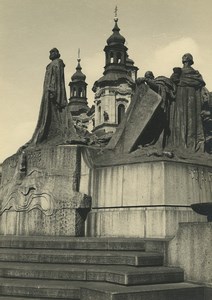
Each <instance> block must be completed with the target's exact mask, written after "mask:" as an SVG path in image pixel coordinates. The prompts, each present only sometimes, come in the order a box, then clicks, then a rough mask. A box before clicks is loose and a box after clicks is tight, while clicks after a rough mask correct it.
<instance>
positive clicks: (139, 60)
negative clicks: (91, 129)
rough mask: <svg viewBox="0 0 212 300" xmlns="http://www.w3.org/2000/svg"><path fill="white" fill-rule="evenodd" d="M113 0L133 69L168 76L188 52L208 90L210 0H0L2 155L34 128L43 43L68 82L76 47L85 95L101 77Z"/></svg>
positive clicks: (211, 73) (211, 75) (44, 60)
mask: <svg viewBox="0 0 212 300" xmlns="http://www.w3.org/2000/svg"><path fill="white" fill-rule="evenodd" d="M116 5H117V6H118V18H119V23H118V24H119V27H120V29H121V31H120V33H121V34H122V35H123V36H124V37H125V38H126V41H127V44H126V45H127V47H128V49H129V51H128V53H129V55H130V58H132V59H133V60H134V61H135V65H136V66H137V67H139V73H138V75H139V76H143V74H144V72H145V71H146V70H152V71H153V72H154V74H155V76H159V75H164V76H168V77H169V76H170V75H171V73H172V68H173V67H175V66H179V67H180V66H181V65H182V64H181V57H182V55H183V54H184V53H187V52H190V53H192V54H193V57H194V66H193V67H194V68H195V69H197V70H199V71H200V73H201V74H202V75H203V78H204V80H205V81H206V87H207V88H208V89H209V90H210V91H212V29H211V28H212V1H211V0H0V53H1V55H0V106H1V109H0V139H1V142H0V162H2V161H3V160H4V159H5V158H6V157H8V156H10V155H12V154H13V153H15V152H16V151H17V149H18V148H19V147H20V146H21V145H23V144H24V143H25V142H27V141H28V140H29V139H30V138H31V136H32V134H33V131H34V129H35V125H36V122H37V118H38V112H39V106H40V102H41V96H42V86H43V79H44V74H45V68H46V65H47V64H48V63H49V62H50V61H49V59H48V56H49V50H50V49H51V48H53V47H57V48H58V49H59V50H60V53H61V58H62V59H63V60H64V62H65V64H66V70H65V72H66V73H65V75H66V86H67V96H68V98H69V96H70V94H69V87H68V83H69V81H70V78H71V76H72V75H73V73H74V72H75V68H76V65H77V52H78V48H80V49H81V59H82V61H81V65H82V71H83V73H84V74H86V76H87V79H86V82H87V83H88V98H89V99H88V100H89V104H90V105H92V104H93V101H94V95H93V92H92V91H91V88H92V85H93V83H94V81H95V80H97V79H99V78H100V77H101V76H102V73H103V68H104V64H105V61H104V52H103V48H104V47H105V45H106V40H107V38H108V37H109V36H110V35H111V34H112V28H113V25H114V21H113V18H114V9H115V6H116Z"/></svg>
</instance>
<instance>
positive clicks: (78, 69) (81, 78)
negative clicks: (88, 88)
mask: <svg viewBox="0 0 212 300" xmlns="http://www.w3.org/2000/svg"><path fill="white" fill-rule="evenodd" d="M77 61H78V63H77V67H76V72H75V73H74V75H73V76H72V77H71V80H72V81H85V79H86V76H85V75H84V74H83V73H82V71H81V70H82V67H81V65H80V62H81V58H80V48H79V49H78V58H77Z"/></svg>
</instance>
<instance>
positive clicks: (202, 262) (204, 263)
mask: <svg viewBox="0 0 212 300" xmlns="http://www.w3.org/2000/svg"><path fill="white" fill-rule="evenodd" d="M167 263H168V265H170V266H178V267H182V268H183V269H184V271H185V280H188V281H194V282H198V283H204V284H206V285H208V286H211V287H212V223H206V222H205V223H181V224H179V230H178V232H177V235H176V236H175V238H174V239H173V240H171V241H170V242H169V245H168V249H167ZM209 292H211V289H210V290H208V293H209Z"/></svg>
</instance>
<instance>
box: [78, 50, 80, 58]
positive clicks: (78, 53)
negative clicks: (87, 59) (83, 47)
mask: <svg viewBox="0 0 212 300" xmlns="http://www.w3.org/2000/svg"><path fill="white" fill-rule="evenodd" d="M78 61H80V48H78Z"/></svg>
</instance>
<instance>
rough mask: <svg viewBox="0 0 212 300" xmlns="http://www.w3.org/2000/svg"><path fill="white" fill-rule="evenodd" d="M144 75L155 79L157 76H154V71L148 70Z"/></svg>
mask: <svg viewBox="0 0 212 300" xmlns="http://www.w3.org/2000/svg"><path fill="white" fill-rule="evenodd" d="M144 77H145V78H148V79H154V78H155V76H154V74H153V72H152V71H147V72H146V73H145V74H144Z"/></svg>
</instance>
